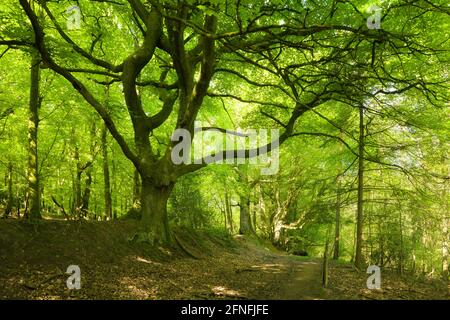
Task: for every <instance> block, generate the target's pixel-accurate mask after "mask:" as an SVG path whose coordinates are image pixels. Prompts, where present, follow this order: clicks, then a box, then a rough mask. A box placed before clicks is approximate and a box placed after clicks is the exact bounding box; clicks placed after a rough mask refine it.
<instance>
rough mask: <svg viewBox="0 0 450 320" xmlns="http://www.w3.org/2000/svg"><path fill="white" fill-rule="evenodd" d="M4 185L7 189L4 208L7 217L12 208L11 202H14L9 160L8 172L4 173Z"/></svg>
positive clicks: (11, 167)
mask: <svg viewBox="0 0 450 320" xmlns="http://www.w3.org/2000/svg"><path fill="white" fill-rule="evenodd" d="M6 187H7V189H8V198H7V200H6V208H5V213H4V214H5V218H7V217H8V216H9V215H10V214H11V213H12V209H13V202H14V196H13V188H12V187H13V164H12V162H10V163H9V164H8V173H7V175H6Z"/></svg>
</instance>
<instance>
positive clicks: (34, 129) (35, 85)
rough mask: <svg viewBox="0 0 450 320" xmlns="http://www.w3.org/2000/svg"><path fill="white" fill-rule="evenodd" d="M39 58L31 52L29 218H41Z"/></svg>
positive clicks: (28, 172)
mask: <svg viewBox="0 0 450 320" xmlns="http://www.w3.org/2000/svg"><path fill="white" fill-rule="evenodd" d="M40 63H41V61H40V59H39V56H38V55H37V54H36V53H33V58H32V61H31V74H30V76H31V86H30V104H29V119H28V170H27V180H28V190H27V194H28V208H29V215H28V217H29V219H31V220H33V219H41V218H42V217H41V201H40V195H41V193H40V192H39V171H38V125H39V106H40V102H41V98H40V96H39V81H40V79H39V77H40V66H39V65H40Z"/></svg>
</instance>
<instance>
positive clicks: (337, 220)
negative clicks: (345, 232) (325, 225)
mask: <svg viewBox="0 0 450 320" xmlns="http://www.w3.org/2000/svg"><path fill="white" fill-rule="evenodd" d="M341 179H342V177H341V174H340V173H339V175H338V176H337V179H336V180H337V181H336V182H337V190H336V217H335V229H334V248H333V260H337V259H339V253H340V252H339V249H340V230H341Z"/></svg>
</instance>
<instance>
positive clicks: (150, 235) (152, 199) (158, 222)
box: [138, 179, 174, 244]
mask: <svg viewBox="0 0 450 320" xmlns="http://www.w3.org/2000/svg"><path fill="white" fill-rule="evenodd" d="M173 186H174V184H171V185H169V186H160V187H157V186H155V185H154V183H152V181H149V180H146V179H144V180H143V181H142V189H141V214H142V216H141V223H140V225H141V226H140V228H141V232H139V233H138V237H139V240H140V241H148V242H150V243H152V244H155V243H170V242H172V236H171V234H170V230H169V222H168V217H167V201H168V200H169V196H170V193H171V192H172V189H173Z"/></svg>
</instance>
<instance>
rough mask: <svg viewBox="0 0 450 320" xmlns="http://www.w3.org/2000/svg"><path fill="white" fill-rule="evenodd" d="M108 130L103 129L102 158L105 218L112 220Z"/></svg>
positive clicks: (104, 127)
mask: <svg viewBox="0 0 450 320" xmlns="http://www.w3.org/2000/svg"><path fill="white" fill-rule="evenodd" d="M107 133H108V132H107V128H106V126H103V129H102V156H103V181H104V191H105V192H104V196H105V218H109V219H112V199H111V182H110V175H109V163H108V144H107V139H106V138H107Z"/></svg>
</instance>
